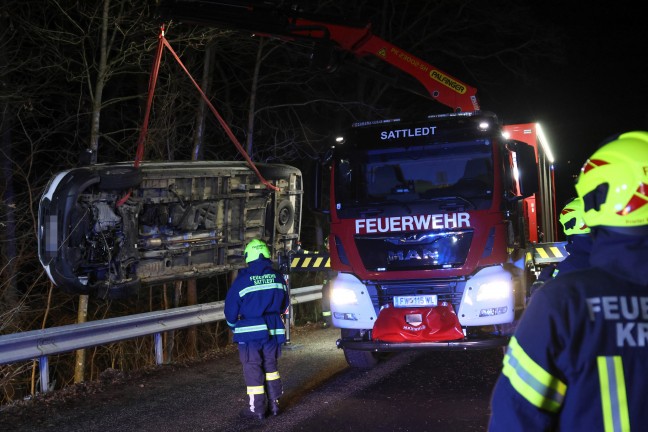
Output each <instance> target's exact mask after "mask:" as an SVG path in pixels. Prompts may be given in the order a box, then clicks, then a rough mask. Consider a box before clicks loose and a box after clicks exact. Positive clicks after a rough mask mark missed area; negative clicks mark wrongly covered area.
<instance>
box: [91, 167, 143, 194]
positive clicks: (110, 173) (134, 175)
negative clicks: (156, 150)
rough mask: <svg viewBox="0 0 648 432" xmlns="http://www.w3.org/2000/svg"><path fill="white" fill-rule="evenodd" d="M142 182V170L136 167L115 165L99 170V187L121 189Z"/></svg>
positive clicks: (135, 185) (102, 188)
mask: <svg viewBox="0 0 648 432" xmlns="http://www.w3.org/2000/svg"><path fill="white" fill-rule="evenodd" d="M140 183H142V171H141V170H140V169H139V168H135V167H114V168H106V169H104V170H101V171H99V186H98V187H99V189H101V190H115V189H116V190H121V189H130V188H133V187H137V186H139V185H140Z"/></svg>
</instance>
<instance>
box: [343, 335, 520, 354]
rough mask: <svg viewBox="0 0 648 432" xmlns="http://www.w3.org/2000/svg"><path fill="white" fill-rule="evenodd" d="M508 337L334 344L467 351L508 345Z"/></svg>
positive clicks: (381, 349) (358, 347) (366, 348)
mask: <svg viewBox="0 0 648 432" xmlns="http://www.w3.org/2000/svg"><path fill="white" fill-rule="evenodd" d="M509 339H510V338H509V337H508V336H496V337H491V338H479V339H461V340H455V341H444V342H380V341H361V340H350V339H338V340H337V341H336V342H335V344H336V345H337V347H338V348H343V349H350V350H358V351H374V352H398V351H407V350H430V351H448V350H451V351H459V350H466V351H467V350H486V349H494V348H498V347H503V346H506V345H508V343H509Z"/></svg>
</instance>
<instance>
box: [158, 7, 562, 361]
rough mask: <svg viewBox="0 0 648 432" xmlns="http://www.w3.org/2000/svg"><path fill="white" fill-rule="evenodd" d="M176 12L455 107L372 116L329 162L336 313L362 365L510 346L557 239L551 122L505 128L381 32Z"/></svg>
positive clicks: (302, 18) (260, 16) (339, 142)
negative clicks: (389, 76) (408, 80)
mask: <svg viewBox="0 0 648 432" xmlns="http://www.w3.org/2000/svg"><path fill="white" fill-rule="evenodd" d="M162 10H163V12H164V13H165V14H167V15H169V16H172V17H174V18H175V19H179V20H181V21H182V20H184V21H189V22H192V23H197V24H206V25H222V26H229V27H236V28H240V29H245V30H249V31H251V32H254V33H255V34H265V35H270V36H273V37H279V38H283V39H287V40H293V39H300V40H303V39H306V40H312V41H315V42H316V43H323V44H324V46H326V47H327V48H329V49H331V48H332V49H334V50H341V51H344V52H351V53H353V54H355V55H357V56H367V55H369V56H375V57H377V58H379V59H381V60H383V61H385V62H387V63H389V64H390V65H392V66H394V67H395V68H397V69H399V70H401V71H403V72H406V73H407V74H409V75H410V76H412V77H414V78H416V80H418V82H419V83H420V84H421V85H422V87H423V88H424V89H425V95H426V96H428V97H431V98H432V99H434V100H436V101H438V102H440V103H442V104H444V105H446V106H448V107H449V108H451V109H452V111H453V112H452V113H449V114H442V115H432V116H422V117H419V118H415V119H407V118H403V119H400V118H399V119H391V120H378V121H365V122H361V123H358V124H355V125H353V127H351V128H350V129H348V130H347V131H346V132H345V133H344V134H343V135H341V136H338V137H335V139H336V143H335V145H334V146H333V149H332V152H331V156H330V158H328V159H327V164H328V165H327V168H329V169H324V170H322V171H323V172H326V173H329V174H330V183H329V186H330V189H329V194H328V195H329V199H330V205H329V206H328V209H327V210H328V212H329V215H330V236H329V250H330V258H331V268H332V269H333V270H335V271H336V272H337V277H335V278H334V279H333V280H332V282H331V287H330V289H331V312H332V315H333V324H334V325H335V326H336V327H338V328H340V329H341V337H340V339H339V340H338V347H340V348H342V349H343V350H344V353H345V357H346V359H347V362H348V363H349V365H351V366H354V367H371V366H373V365H375V364H376V362H377V361H379V359H380V357H381V354H382V353H384V352H394V351H400V350H408V349H441V350H448V349H461V350H464V349H489V348H496V347H498V346H503V345H505V344H506V343H507V342H508V338H509V336H510V335H511V332H512V330H513V329H514V326H515V322H516V320H517V319H519V317H520V315H521V313H522V312H523V311H524V308H525V305H526V302H527V300H528V295H527V287H528V286H529V285H530V283H531V282H533V280H534V279H535V275H536V274H537V272H538V271H539V267H540V266H542V265H544V264H546V263H548V262H551V261H557V260H560V259H562V257H563V256H564V255H563V254H562V253H561V251H564V249H562V248H561V247H560V244H551V247H547V248H546V249H545V248H544V247H543V245H544V244H543V243H540V241H543V242H553V241H554V240H555V235H556V232H555V222H554V221H555V219H556V218H555V205H554V202H553V200H554V199H553V195H554V189H553V173H552V166H551V162H552V161H553V160H552V156H551V153H550V151H549V149H548V147H547V146H546V142H544V141H542V140H541V139H540V138H541V134H539V133H538V131H539V125H537V124H534V123H530V124H524V125H508V126H504V125H502V124H501V122H500V121H499V120H498V118H497V116H496V115H495V114H492V113H489V112H483V111H480V107H479V104H478V101H477V97H476V89H474V88H472V87H470V86H469V85H467V84H465V83H463V82H462V81H461V80H459V79H457V78H455V77H453V76H451V75H449V74H447V73H445V72H443V71H441V70H439V69H438V68H436V67H434V66H432V65H430V64H428V63H427V62H425V61H423V60H422V59H419V58H417V57H416V56H414V55H411V54H409V53H407V52H406V51H404V50H402V49H400V48H398V47H396V46H394V45H392V44H390V43H389V42H386V41H384V40H382V39H381V38H379V37H377V36H375V35H373V34H372V33H371V26H370V25H368V24H362V25H354V24H342V23H340V22H339V21H333V20H323V19H321V17H315V16H307V15H305V14H303V13H300V12H298V11H297V9H295V8H288V9H278V8H274V7H272V6H271V5H269V4H268V2H251V1H247V2H239V1H236V2H234V1H230V2H222V1H218V2H209V1H202V2H190V1H166V2H163V8H162ZM546 251H548V253H547V252H546Z"/></svg>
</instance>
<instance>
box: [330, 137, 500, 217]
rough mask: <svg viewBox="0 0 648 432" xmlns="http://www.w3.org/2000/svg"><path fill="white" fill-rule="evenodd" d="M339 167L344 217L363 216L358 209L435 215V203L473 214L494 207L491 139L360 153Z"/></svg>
mask: <svg viewBox="0 0 648 432" xmlns="http://www.w3.org/2000/svg"><path fill="white" fill-rule="evenodd" d="M334 163H335V173H336V175H335V189H334V190H335V199H336V207H337V210H338V212H339V213H340V216H341V217H345V216H346V217H354V216H355V214H356V213H357V211H354V210H353V209H356V210H358V209H360V208H363V207H367V206H369V207H382V208H383V209H384V208H387V207H389V206H400V207H401V208H402V207H403V206H406V207H407V206H409V207H413V206H425V207H426V209H428V210H429V207H430V206H431V205H432V203H435V202H436V203H443V202H445V203H446V205H447V203H448V202H449V201H453V200H454V201H456V202H457V204H456V205H462V206H463V207H464V209H466V210H470V209H486V208H489V207H490V204H491V201H492V196H493V152H492V145H491V141H490V140H489V139H486V138H484V139H479V140H471V141H466V142H453V143H443V144H426V145H421V146H411V147H407V148H402V147H399V148H379V149H367V150H358V149H355V150H352V151H350V152H347V153H346V154H344V155H341V156H340V157H338V158H336V159H335V162H334ZM438 205H442V204H438ZM360 211H362V210H360ZM417 211H418V210H417Z"/></svg>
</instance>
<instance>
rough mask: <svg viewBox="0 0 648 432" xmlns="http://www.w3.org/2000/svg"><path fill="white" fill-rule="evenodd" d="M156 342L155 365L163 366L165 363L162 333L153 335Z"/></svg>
mask: <svg viewBox="0 0 648 432" xmlns="http://www.w3.org/2000/svg"><path fill="white" fill-rule="evenodd" d="M153 338H154V341H155V364H156V365H158V366H159V365H161V364H162V363H164V351H163V350H162V339H163V338H162V333H155V334H154V335H153Z"/></svg>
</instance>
